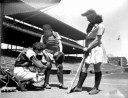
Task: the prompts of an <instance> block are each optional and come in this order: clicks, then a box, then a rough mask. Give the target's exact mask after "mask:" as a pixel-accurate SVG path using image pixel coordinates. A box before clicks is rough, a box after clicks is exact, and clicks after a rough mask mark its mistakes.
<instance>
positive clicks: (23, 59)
mask: <svg viewBox="0 0 128 98" xmlns="http://www.w3.org/2000/svg"><path fill="white" fill-rule="evenodd" d="M26 51H27V50H23V51H22V52H21V53H20V54H19V56H18V57H17V59H16V62H15V66H19V67H20V66H21V67H22V64H23V63H25V62H29V63H30V61H29V59H28V58H27V56H26Z"/></svg>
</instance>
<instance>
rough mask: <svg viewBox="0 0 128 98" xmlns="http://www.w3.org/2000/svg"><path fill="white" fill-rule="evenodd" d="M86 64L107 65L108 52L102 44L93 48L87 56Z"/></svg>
mask: <svg viewBox="0 0 128 98" xmlns="http://www.w3.org/2000/svg"><path fill="white" fill-rule="evenodd" d="M85 62H86V63H87V64H97V63H107V56H106V51H105V49H104V47H103V45H102V44H101V45H100V46H96V47H95V48H93V49H92V50H91V51H90V53H89V55H88V56H87V58H86V60H85Z"/></svg>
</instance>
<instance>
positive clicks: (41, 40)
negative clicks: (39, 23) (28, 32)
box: [40, 35, 43, 43]
mask: <svg viewBox="0 0 128 98" xmlns="http://www.w3.org/2000/svg"><path fill="white" fill-rule="evenodd" d="M40 42H41V43H43V35H41V38H40Z"/></svg>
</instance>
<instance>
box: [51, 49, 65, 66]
mask: <svg viewBox="0 0 128 98" xmlns="http://www.w3.org/2000/svg"><path fill="white" fill-rule="evenodd" d="M53 58H54V60H55V62H56V63H58V64H62V63H63V61H64V59H65V56H64V53H63V52H60V51H58V52H55V53H54V55H53Z"/></svg>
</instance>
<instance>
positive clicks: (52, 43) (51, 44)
mask: <svg viewBox="0 0 128 98" xmlns="http://www.w3.org/2000/svg"><path fill="white" fill-rule="evenodd" d="M43 42H44V44H46V48H47V49H49V50H53V51H57V50H58V49H59V40H58V38H57V34H56V32H52V34H51V35H50V36H45V35H44V36H43Z"/></svg>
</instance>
